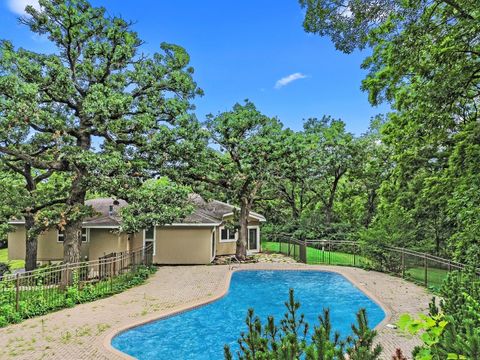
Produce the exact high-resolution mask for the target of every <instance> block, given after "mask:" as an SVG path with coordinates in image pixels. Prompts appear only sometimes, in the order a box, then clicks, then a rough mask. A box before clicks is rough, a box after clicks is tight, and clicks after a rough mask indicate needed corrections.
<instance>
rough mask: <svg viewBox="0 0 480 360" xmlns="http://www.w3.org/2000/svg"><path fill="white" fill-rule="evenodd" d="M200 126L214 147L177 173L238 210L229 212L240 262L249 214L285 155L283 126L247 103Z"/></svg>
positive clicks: (243, 252) (211, 117) (243, 253)
mask: <svg viewBox="0 0 480 360" xmlns="http://www.w3.org/2000/svg"><path fill="white" fill-rule="evenodd" d="M205 126H206V128H207V132H208V133H207V134H206V136H207V138H208V140H209V142H210V143H212V144H213V146H214V147H216V149H214V148H213V147H209V148H207V149H206V150H205V151H203V152H202V153H200V154H199V155H198V156H199V158H197V159H196V160H195V162H194V163H191V164H190V166H188V167H187V168H184V169H182V170H183V176H182V177H183V179H185V178H187V179H189V181H190V182H191V183H192V182H193V185H194V186H195V187H200V188H201V189H202V190H203V191H204V192H205V190H207V192H209V193H210V194H211V193H218V192H220V193H222V194H223V198H226V199H228V200H229V201H231V202H232V203H234V204H236V205H237V206H238V207H239V211H236V212H235V213H234V216H235V220H236V222H237V226H238V228H239V230H240V231H239V236H238V240H237V251H236V253H237V254H236V255H237V257H238V258H244V257H245V256H246V242H247V231H248V230H247V220H248V215H249V213H250V211H251V209H252V206H253V204H254V203H255V202H256V201H257V199H258V198H259V197H260V196H261V193H262V191H263V190H265V189H264V188H265V185H266V184H267V183H268V182H269V181H271V179H272V174H273V173H274V171H276V169H277V164H278V161H279V160H280V159H281V158H282V154H283V151H284V147H283V146H282V139H283V136H284V133H283V131H282V124H281V123H280V121H278V120H277V119H276V118H269V117H268V116H265V115H264V114H262V113H261V112H260V111H259V110H257V108H256V107H255V105H254V104H253V103H252V102H249V101H248V100H246V101H245V104H244V105H242V104H238V103H237V104H235V105H234V106H233V109H232V110H230V111H226V112H223V113H219V114H217V115H215V116H214V115H209V116H208V117H207V121H206V122H205Z"/></svg>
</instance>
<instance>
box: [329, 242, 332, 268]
mask: <svg viewBox="0 0 480 360" xmlns="http://www.w3.org/2000/svg"><path fill="white" fill-rule="evenodd" d="M331 255H332V243H331V242H330V241H329V242H328V264H329V265H330V264H331V259H330V257H331Z"/></svg>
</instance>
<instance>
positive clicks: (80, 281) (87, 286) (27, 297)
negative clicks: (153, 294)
mask: <svg viewBox="0 0 480 360" xmlns="http://www.w3.org/2000/svg"><path fill="white" fill-rule="evenodd" d="M152 262H153V248H152V245H151V244H149V245H148V246H147V247H142V248H140V249H136V250H132V251H125V252H118V253H112V254H108V255H105V256H102V257H101V258H99V259H98V260H92V261H87V262H80V263H74V264H60V265H55V266H48V267H45V268H39V269H36V270H33V271H27V272H24V273H16V274H7V275H4V276H3V277H2V278H0V317H2V316H3V317H12V312H15V313H16V314H17V315H15V314H14V316H17V317H18V318H19V319H20V318H25V317H30V316H34V315H38V314H42V313H46V312H48V311H51V310H54V309H57V308H61V307H65V306H71V305H73V303H75V302H82V301H88V300H89V299H90V298H91V299H93V298H98V297H102V296H106V295H108V294H113V293H116V292H119V291H120V290H121V289H122V286H124V285H123V284H124V283H125V282H126V281H128V279H129V278H130V277H132V276H134V275H135V273H136V270H137V269H138V268H139V267H140V266H142V265H143V266H150V265H152Z"/></svg>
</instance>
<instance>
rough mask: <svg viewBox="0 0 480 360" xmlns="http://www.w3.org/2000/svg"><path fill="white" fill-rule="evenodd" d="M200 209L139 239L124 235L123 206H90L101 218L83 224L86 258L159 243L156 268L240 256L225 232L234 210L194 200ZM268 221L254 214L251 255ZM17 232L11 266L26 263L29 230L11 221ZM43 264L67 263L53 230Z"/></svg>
mask: <svg viewBox="0 0 480 360" xmlns="http://www.w3.org/2000/svg"><path fill="white" fill-rule="evenodd" d="M191 200H192V202H193V204H194V206H195V210H194V212H193V213H192V214H190V215H189V216H187V217H186V218H185V219H183V220H182V221H179V222H178V223H173V224H169V225H165V226H154V227H152V228H150V229H145V230H143V231H141V232H139V233H135V234H126V233H122V232H119V227H120V225H121V218H120V217H119V216H118V215H117V214H118V213H119V211H118V210H119V208H121V207H122V206H125V205H126V203H125V201H123V200H114V199H111V198H103V199H94V200H89V201H87V204H88V205H91V206H92V207H93V208H94V209H95V210H96V211H97V213H98V215H97V216H95V217H93V218H90V219H86V220H85V221H84V222H83V233H82V236H83V242H82V248H81V256H82V258H83V259H85V260H96V259H98V258H99V257H101V256H103V255H106V254H110V253H112V252H121V251H128V250H133V249H138V248H140V247H142V246H143V245H145V244H149V243H153V262H154V263H156V264H208V263H210V262H211V261H212V260H213V259H214V258H215V256H217V255H230V254H235V247H236V240H237V234H236V233H234V232H233V231H230V230H229V229H228V228H226V227H225V223H226V221H228V220H229V219H231V218H232V217H233V211H234V209H235V208H234V207H233V206H232V205H229V204H226V203H224V202H221V201H216V200H212V201H208V202H206V201H205V200H203V199H202V198H201V197H200V196H198V195H195V196H192V197H191ZM264 221H265V218H264V217H263V216H262V215H260V214H257V213H255V212H251V213H250V217H249V226H248V244H247V248H248V252H250V253H255V252H258V251H259V250H260V224H261V223H262V222H264ZM10 224H11V225H12V226H13V228H14V231H13V232H10V233H9V234H8V257H9V259H10V260H20V259H24V258H25V225H24V222H23V221H22V220H14V221H11V222H10ZM37 258H38V261H39V262H40V263H53V262H59V261H61V260H62V258H63V234H62V233H61V232H59V231H58V230H57V229H50V230H48V231H46V232H44V233H43V234H41V235H40V237H39V240H38V255H37Z"/></svg>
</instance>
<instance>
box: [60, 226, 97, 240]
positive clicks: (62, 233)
mask: <svg viewBox="0 0 480 360" xmlns="http://www.w3.org/2000/svg"><path fill="white" fill-rule="evenodd" d="M89 238H90V229H87V228H82V242H87V241H88V240H89ZM57 241H58V242H64V241H65V231H57Z"/></svg>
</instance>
